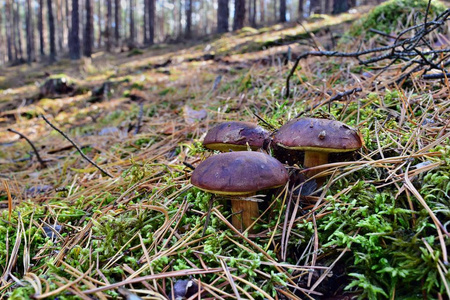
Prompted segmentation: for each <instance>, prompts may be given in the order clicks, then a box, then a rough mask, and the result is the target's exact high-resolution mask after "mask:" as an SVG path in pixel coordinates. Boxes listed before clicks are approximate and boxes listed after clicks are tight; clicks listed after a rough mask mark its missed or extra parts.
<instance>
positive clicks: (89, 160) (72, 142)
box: [41, 115, 113, 178]
mask: <svg viewBox="0 0 450 300" xmlns="http://www.w3.org/2000/svg"><path fill="white" fill-rule="evenodd" d="M41 117H42V119H44V121H45V122H46V123H47V124H48V125H50V127H52V128H53V129H54V130H56V131H57V132H59V133H60V134H61V135H62V136H63V137H64V138H65V139H66V140H68V141H69V142H70V143H71V144H72V145H73V146H74V147H75V148H76V149H77V151H78V152H79V153H80V155H81V156H82V157H83V158H84V159H85V160H87V161H88V162H90V163H91V164H92V165H93V166H94V167H96V168H97V169H99V170H100V171H101V172H102V173H103V174H105V175H106V176H108V177H111V178H113V176H112V175H111V174H109V173H108V172H106V171H105V170H103V169H102V168H101V167H100V166H99V165H97V164H96V163H95V162H93V161H92V160H91V159H90V158H89V157H87V156H86V155H85V154H84V153H83V151H81V149H80V147H79V146H78V145H77V144H76V143H75V142H74V141H72V140H71V139H70V138H69V137H68V136H67V135H66V134H65V133H64V132H62V131H61V130H60V129H59V128H57V127H56V126H55V125H53V124H52V123H51V122H50V121H49V120H48V119H47V118H46V117H45V116H44V115H41Z"/></svg>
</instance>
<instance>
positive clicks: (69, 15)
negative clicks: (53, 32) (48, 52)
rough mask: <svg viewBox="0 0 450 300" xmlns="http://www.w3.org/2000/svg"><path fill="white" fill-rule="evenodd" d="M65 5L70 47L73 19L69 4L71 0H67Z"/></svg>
mask: <svg viewBox="0 0 450 300" xmlns="http://www.w3.org/2000/svg"><path fill="white" fill-rule="evenodd" d="M64 2H65V6H66V9H65V10H66V30H65V31H66V37H67V46H68V47H69V49H70V32H71V30H70V21H71V14H70V13H71V12H70V6H69V0H65V1H64Z"/></svg>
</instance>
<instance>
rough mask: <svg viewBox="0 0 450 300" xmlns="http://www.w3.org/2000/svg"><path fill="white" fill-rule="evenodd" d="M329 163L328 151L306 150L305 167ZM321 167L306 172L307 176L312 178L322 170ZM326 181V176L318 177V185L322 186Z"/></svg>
mask: <svg viewBox="0 0 450 300" xmlns="http://www.w3.org/2000/svg"><path fill="white" fill-rule="evenodd" d="M327 163H328V153H326V152H316V151H305V160H304V163H303V166H304V167H305V168H312V167H316V166H320V165H324V164H327ZM322 171H323V170H321V169H316V170H310V171H307V172H306V176H307V177H309V178H311V177H313V176H314V175H316V174H318V173H320V172H322ZM324 181H325V178H324V177H321V178H316V183H317V186H321V185H322V184H323V182H324Z"/></svg>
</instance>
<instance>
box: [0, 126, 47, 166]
mask: <svg viewBox="0 0 450 300" xmlns="http://www.w3.org/2000/svg"><path fill="white" fill-rule="evenodd" d="M7 130H8V131H10V132H13V133H15V134H17V135H18V136H20V137H21V138H23V139H25V140H26V141H27V142H28V144H30V146H31V148H33V151H34V153H35V154H36V158H37V160H38V161H39V163H40V164H41V167H42V168H45V167H46V165H45V162H44V161H43V160H42V158H41V156H40V155H39V152H38V150H37V149H36V147H35V146H34V144H33V143H32V142H31V141H30V139H29V138H27V137H26V136H25V135H23V134H22V133H20V132H18V131H16V130H14V129H11V128H8V129H7Z"/></svg>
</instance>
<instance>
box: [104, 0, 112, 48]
mask: <svg viewBox="0 0 450 300" xmlns="http://www.w3.org/2000/svg"><path fill="white" fill-rule="evenodd" d="M106 7H107V10H106V28H105V39H106V51H108V52H110V51H111V46H112V44H111V42H112V32H111V23H112V0H106Z"/></svg>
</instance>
